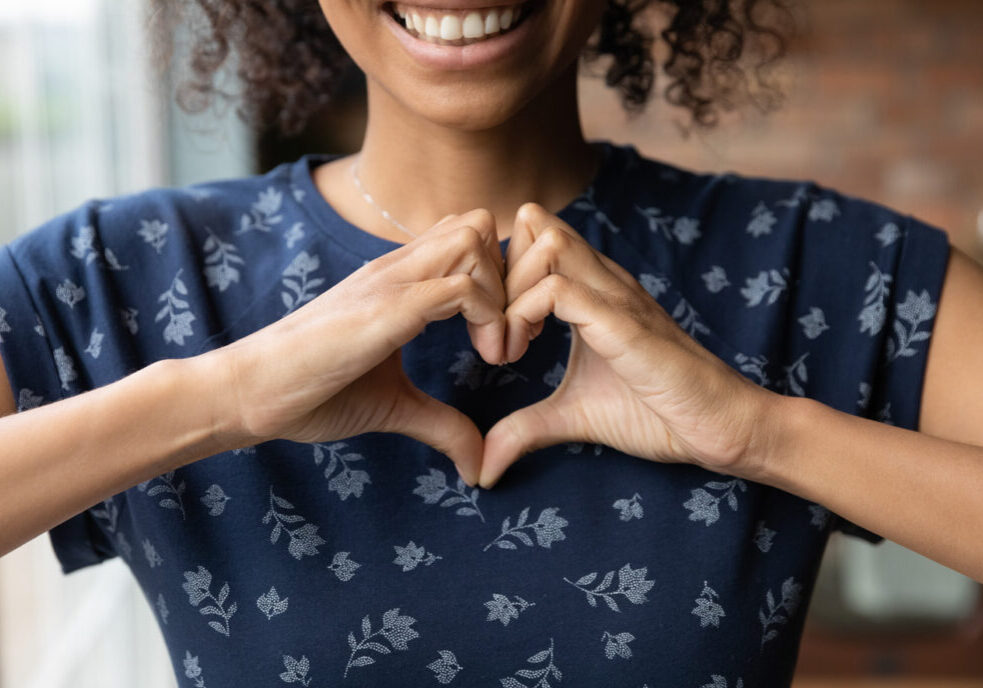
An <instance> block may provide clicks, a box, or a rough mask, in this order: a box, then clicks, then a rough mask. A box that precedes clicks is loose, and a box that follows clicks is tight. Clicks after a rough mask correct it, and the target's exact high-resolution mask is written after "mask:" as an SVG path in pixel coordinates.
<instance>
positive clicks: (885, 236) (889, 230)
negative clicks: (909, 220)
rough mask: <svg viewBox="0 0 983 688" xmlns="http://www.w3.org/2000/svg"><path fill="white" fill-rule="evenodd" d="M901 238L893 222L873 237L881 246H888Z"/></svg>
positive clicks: (899, 231)
mask: <svg viewBox="0 0 983 688" xmlns="http://www.w3.org/2000/svg"><path fill="white" fill-rule="evenodd" d="M900 236H901V230H900V229H898V226H897V225H896V224H894V223H893V222H888V223H887V224H885V225H884V226H883V227H881V231H879V232H878V233H877V234H875V235H874V237H875V238H877V239H878V240H879V241H880V242H881V246H890V245H891V244H893V243H894V242H895V241H896V240H897V239H898V238H899V237H900Z"/></svg>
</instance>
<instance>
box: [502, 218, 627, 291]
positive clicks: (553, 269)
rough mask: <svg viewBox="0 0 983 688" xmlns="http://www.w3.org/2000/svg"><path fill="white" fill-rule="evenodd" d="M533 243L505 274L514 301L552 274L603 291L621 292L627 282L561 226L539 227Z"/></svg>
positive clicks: (506, 286)
mask: <svg viewBox="0 0 983 688" xmlns="http://www.w3.org/2000/svg"><path fill="white" fill-rule="evenodd" d="M536 231H537V235H536V239H535V241H533V243H532V245H531V246H530V247H529V248H528V249H527V250H526V251H525V253H523V254H522V256H520V257H519V259H518V260H517V261H516V262H515V263H514V264H513V265H512V266H511V268H510V269H509V272H508V275H506V277H505V298H506V303H507V304H510V303H512V302H513V301H515V299H516V298H517V297H518V296H519V295H520V294H522V293H523V292H524V291H526V290H527V289H529V288H530V287H532V286H533V285H534V284H536V283H537V282H539V281H540V280H541V279H543V278H544V277H546V276H547V275H549V274H553V273H556V274H560V275H564V276H566V277H569V278H570V279H572V280H576V281H578V282H582V283H583V284H585V285H587V286H588V287H590V288H591V289H595V290H597V291H600V292H609V291H611V292H617V291H621V290H624V288H625V285H624V283H622V281H621V280H620V279H618V278H617V277H616V276H615V275H613V274H612V273H611V271H610V270H608V269H607V268H606V267H605V266H604V264H603V263H602V262H601V261H600V260H599V259H598V255H599V254H598V253H597V252H596V251H595V250H594V249H593V247H592V246H591V245H590V244H588V243H587V242H586V241H584V240H583V239H582V238H580V237H579V236H574V235H572V234H571V233H570V232H569V231H568V230H566V229H564V228H563V227H559V226H557V225H549V226H548V227H544V228H542V229H539V230H536Z"/></svg>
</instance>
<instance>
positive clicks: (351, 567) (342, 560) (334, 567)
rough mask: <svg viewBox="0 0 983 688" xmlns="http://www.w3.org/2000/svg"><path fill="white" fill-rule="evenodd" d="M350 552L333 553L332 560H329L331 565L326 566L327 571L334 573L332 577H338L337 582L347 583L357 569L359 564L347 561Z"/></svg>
mask: <svg viewBox="0 0 983 688" xmlns="http://www.w3.org/2000/svg"><path fill="white" fill-rule="evenodd" d="M349 554H350V552H335V555H334V558H333V559H332V560H331V564H329V565H328V569H329V570H331V571H333V572H334V575H336V576H337V577H338V580H341V581H348V580H351V579H352V576H354V575H355V570H356V569H358V567H359V566H361V564H359V563H358V562H356V561H354V560H353V559H349V558H348V556H349Z"/></svg>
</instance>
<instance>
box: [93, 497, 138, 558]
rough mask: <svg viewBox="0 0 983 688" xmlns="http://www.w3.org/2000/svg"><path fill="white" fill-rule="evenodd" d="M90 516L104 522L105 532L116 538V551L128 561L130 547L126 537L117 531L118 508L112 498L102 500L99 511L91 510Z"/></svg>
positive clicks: (130, 551) (130, 552)
mask: <svg viewBox="0 0 983 688" xmlns="http://www.w3.org/2000/svg"><path fill="white" fill-rule="evenodd" d="M92 515H93V516H94V517H96V518H101V519H103V520H105V521H106V530H108V531H109V532H110V533H111V534H112V535H114V536H115V537H116V549H117V551H118V552H119V553H120V554H121V555H122V556H123V558H124V559H126V560H129V559H130V555H131V554H132V549H133V548H132V547H131V546H130V543H129V542H128V541H127V539H126V535H124V534H123V532H122V531H120V530H118V527H119V507H118V506H116V500H114V499H113V498H112V497H110V498H108V499H104V500H102V508H101V509H96V508H93V509H92Z"/></svg>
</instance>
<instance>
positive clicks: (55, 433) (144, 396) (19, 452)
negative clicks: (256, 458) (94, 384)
mask: <svg viewBox="0 0 983 688" xmlns="http://www.w3.org/2000/svg"><path fill="white" fill-rule="evenodd" d="M223 368H224V366H222V365H220V363H219V362H218V361H217V360H216V359H215V358H214V357H210V356H209V355H208V354H203V355H201V356H197V357H195V358H187V359H169V360H164V361H159V362H156V363H153V364H151V365H149V366H147V367H146V368H143V369H142V370H139V371H137V372H135V373H133V374H132V375H129V376H127V377H125V378H123V379H121V380H119V381H117V382H114V383H112V384H109V385H106V386H104V387H100V388H98V389H95V390H92V391H89V392H85V393H83V394H79V395H77V396H74V397H71V398H68V399H64V400H62V401H58V402H55V403H52V404H48V405H45V406H40V407H38V408H34V409H30V410H27V411H23V412H21V413H17V414H14V413H13V411H14V410H15V408H16V405H15V402H14V396H13V393H12V391H11V389H10V384H9V382H8V380H7V376H6V372H5V371H4V370H3V366H2V365H0V415H2V416H3V417H0V448H2V451H0V456H2V459H0V556H3V555H4V554H6V553H8V552H10V551H11V550H12V549H14V548H15V547H17V546H19V545H21V544H23V543H24V542H27V541H28V540H30V539H31V538H33V537H35V536H36V535H38V534H40V533H43V532H45V531H47V530H49V529H50V528H52V527H53V526H55V525H58V524H59V523H61V522H63V521H65V520H67V519H68V518H70V517H72V516H74V515H75V514H77V513H79V512H81V511H83V510H84V509H86V508H88V507H90V506H92V505H93V504H97V503H98V502H100V501H102V500H103V499H106V498H108V497H110V496H112V495H114V494H116V493H118V492H121V491H123V490H126V489H128V488H130V487H132V486H134V485H136V484H137V483H139V482H142V481H144V480H149V479H150V478H153V477H155V476H158V475H160V474H162V473H166V472H167V471H169V470H172V469H175V468H178V467H180V466H183V465H185V464H188V463H191V462H192V461H196V460H198V459H201V458H204V457H206V456H211V455H212V454H217V453H219V452H222V451H227V450H229V449H233V448H236V447H237V446H239V445H238V444H237V442H236V439H235V438H234V437H233V434H232V432H231V431H230V430H231V429H230V428H229V427H226V426H221V425H220V422H221V421H219V418H225V417H226V416H225V415H224V414H218V413H216V409H214V408H212V407H211V405H212V404H214V403H215V402H214V398H215V396H216V395H215V394H214V390H215V389H229V388H230V386H229V385H228V383H227V381H226V380H224V379H223V376H224V375H227V374H228V373H227V371H225V370H223ZM4 414H9V415H4Z"/></svg>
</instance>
